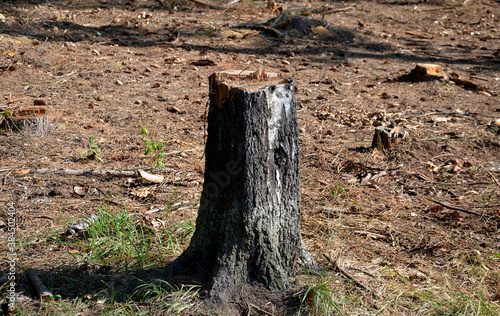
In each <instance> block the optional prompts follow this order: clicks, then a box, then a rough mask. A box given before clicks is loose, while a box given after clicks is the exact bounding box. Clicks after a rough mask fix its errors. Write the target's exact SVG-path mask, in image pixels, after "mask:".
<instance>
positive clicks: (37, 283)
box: [26, 269, 54, 299]
mask: <svg viewBox="0 0 500 316" xmlns="http://www.w3.org/2000/svg"><path fill="white" fill-rule="evenodd" d="M26 276H27V277H28V280H29V284H30V285H31V288H32V290H33V292H34V293H35V295H36V296H37V297H38V298H41V299H44V298H49V297H51V296H54V295H53V294H52V292H50V291H49V290H47V288H46V287H45V285H43V283H42V280H40V277H39V276H38V274H37V273H36V270H35V269H28V270H27V271H26Z"/></svg>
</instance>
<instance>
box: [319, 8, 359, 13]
mask: <svg viewBox="0 0 500 316" xmlns="http://www.w3.org/2000/svg"><path fill="white" fill-rule="evenodd" d="M351 10H354V7H345V8H332V9H329V10H326V11H324V12H321V13H322V14H324V15H327V14H332V13H338V12H347V11H351ZM315 13H318V12H315Z"/></svg>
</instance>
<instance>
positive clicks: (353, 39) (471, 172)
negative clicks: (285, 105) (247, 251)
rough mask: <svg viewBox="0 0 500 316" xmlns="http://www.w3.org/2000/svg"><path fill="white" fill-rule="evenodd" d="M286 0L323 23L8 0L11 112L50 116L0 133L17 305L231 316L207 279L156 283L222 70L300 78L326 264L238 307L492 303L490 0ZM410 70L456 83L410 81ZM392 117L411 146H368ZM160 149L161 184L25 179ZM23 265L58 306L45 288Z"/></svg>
mask: <svg viewBox="0 0 500 316" xmlns="http://www.w3.org/2000/svg"><path fill="white" fill-rule="evenodd" d="M279 6H285V7H287V8H305V7H311V8H312V14H313V17H314V18H316V19H317V20H324V21H327V22H329V23H330V25H331V26H332V27H330V28H329V29H328V28H321V27H318V26H317V25H315V26H314V27H313V28H306V29H300V30H299V29H297V28H295V29H294V28H293V25H292V26H287V27H289V28H288V29H285V30H284V31H283V34H281V36H279V34H277V33H276V32H275V31H274V30H269V29H235V28H231V26H233V25H234V24H240V23H246V22H257V21H267V20H269V19H271V18H273V17H275V16H276V15H277V12H276V10H274V11H273V10H272V9H273V7H272V6H270V8H269V7H268V5H267V3H266V2H260V1H256V2H255V1H251V0H243V1H232V2H229V1H211V2H209V1H208V0H207V1H198V0H191V1H183V0H171V1H170V0H169V1H153V0H150V1H145V0H144V1H143V0H135V1H134V0H129V1H125V0H123V1H120V0H108V1H104V0H102V1H97V0H87V1H83V0H60V1H58V0H40V1H38V0H31V1H28V0H27V1H22V0H12V1H2V2H1V3H0V112H2V113H5V114H7V111H10V112H14V111H15V110H16V109H20V108H26V107H30V106H33V105H37V106H43V107H45V108H46V109H47V111H48V119H49V121H50V123H51V127H50V131H49V133H48V134H47V135H45V136H33V135H30V134H27V133H24V134H20V133H14V132H10V131H8V130H3V131H0V132H1V134H0V181H1V182H0V185H1V194H0V210H1V213H0V240H1V241H0V260H1V263H0V268H1V270H0V271H2V275H4V276H5V275H7V273H8V269H9V264H8V259H9V257H8V255H9V253H10V252H9V250H8V248H7V240H8V222H9V212H8V210H9V209H11V210H12V208H14V209H15V218H16V228H17V230H16V247H15V248H16V249H15V252H14V253H15V254H16V273H17V274H16V281H17V286H16V291H17V292H18V297H17V302H18V307H17V309H18V311H19V314H20V315H32V314H35V313H37V314H43V315H91V314H96V315H102V314H105V315H123V314H125V315H150V314H151V315H165V314H175V313H181V314H184V315H198V314H199V315H210V314H214V315H215V314H218V315H225V314H226V313H225V311H224V310H217V308H216V307H214V308H212V309H207V308H205V307H204V305H202V304H201V303H200V302H201V300H200V297H203V294H204V293H203V292H201V291H200V290H199V288H198V287H197V286H196V285H193V284H184V285H182V286H181V285H180V284H178V283H176V284H167V283H166V282H159V281H155V280H154V279H156V278H158V279H162V278H163V274H162V273H161V271H162V268H163V267H165V266H166V265H167V264H168V262H170V261H172V260H173V259H174V258H176V257H177V256H179V255H180V253H181V252H182V250H183V249H184V248H185V247H186V246H187V244H188V242H189V237H190V236H191V234H192V232H193V231H194V223H195V219H196V215H197V207H198V205H197V203H198V202H199V198H200V194H201V189H202V184H203V172H204V155H203V151H204V144H205V131H206V126H205V122H206V111H207V101H208V76H209V75H210V74H212V73H213V72H215V71H218V70H229V69H238V70H239V69H241V70H251V71H258V70H259V69H262V70H264V71H266V72H278V73H282V74H284V75H285V76H287V77H290V78H294V79H295V80H296V91H297V95H296V97H297V106H298V108H297V110H298V124H299V129H300V136H299V145H300V160H301V181H302V205H301V209H302V234H303V239H304V242H305V244H306V247H307V248H308V250H309V251H310V252H311V253H312V254H313V256H314V257H315V259H316V260H317V262H318V263H319V264H321V265H322V266H324V267H325V268H328V269H325V273H324V275H323V276H322V277H320V276H312V275H302V276H299V277H298V278H297V279H296V280H293V284H294V285H293V287H292V288H291V289H290V291H288V292H286V293H278V294H276V293H272V295H271V293H268V294H261V293H260V295H258V294H259V293H242V294H241V300H240V301H238V302H234V303H235V306H236V307H237V308H238V309H239V311H240V313H241V314H244V315H286V314H288V315H294V314H297V313H299V314H304V315H305V314H307V313H310V314H314V313H316V314H321V313H323V314H332V313H333V311H332V309H335V310H337V312H338V311H340V312H341V313H343V314H346V315H374V314H378V315H498V314H499V313H500V136H499V132H498V130H499V129H498V126H495V125H494V124H493V122H494V121H495V120H498V119H500V102H499V99H498V95H499V94H500V23H499V22H500V2H499V1H498V0H465V1H464V0H460V1H455V0H446V1H440V0H434V1H432V0H429V1H417V0H408V1H397V0H385V1H384V0H378V1H317V0H312V1H309V2H288V1H287V2H284V3H278V7H279ZM322 23H324V22H322ZM417 63H433V64H439V65H441V66H442V67H443V68H444V70H445V72H446V73H447V74H448V75H450V76H455V77H454V78H456V76H460V78H461V80H462V81H457V83H455V82H453V81H450V80H445V79H443V78H441V79H439V78H430V79H429V80H423V81H416V80H413V79H412V78H411V77H410V76H408V74H409V73H410V71H411V70H412V69H413V68H415V66H416V64H417ZM391 124H392V126H394V124H397V125H398V126H399V128H400V129H401V130H402V131H405V132H407V137H406V138H405V140H403V141H402V142H401V143H400V144H396V145H395V146H393V147H391V148H388V149H387V150H384V151H380V150H371V148H370V147H371V144H372V138H373V135H374V131H375V127H376V126H379V125H385V126H390V125H391ZM492 124H493V125H492ZM143 128H145V129H147V131H148V133H147V134H141V130H142V129H143ZM89 137H90V138H92V140H93V141H92V142H91V141H89ZM146 140H149V141H150V143H149V147H150V149H153V150H152V151H151V152H150V153H148V154H145V150H146V148H147V144H146V143H145V141H146ZM160 142H164V144H165V145H164V148H163V151H164V156H163V160H162V162H163V163H164V166H162V168H161V169H157V168H156V170H155V173H156V174H159V175H163V176H164V181H163V182H162V183H161V184H154V183H153V184H152V183H149V182H146V181H143V182H140V181H138V180H137V178H136V177H133V176H132V177H115V176H76V175H71V174H67V173H66V174H65V173H33V172H32V171H33V169H40V168H44V169H61V168H62V169H66V170H89V169H94V170H116V171H138V170H140V169H146V170H147V169H149V167H150V166H151V165H152V164H153V165H155V163H156V161H153V160H154V159H152V157H153V158H154V154H155V151H154V149H155V148H152V147H154V146H152V145H154V144H151V143H160ZM99 150H100V151H99ZM30 170H31V172H30ZM436 201H437V202H440V203H441V204H439V203H436ZM93 214H94V215H97V216H98V217H91V216H92V215H93ZM96 218H97V219H96ZM85 221H88V222H92V224H91V225H90V226H89V229H88V230H87V232H86V233H83V234H74V235H68V236H66V231H67V229H68V227H70V226H71V225H77V224H80V223H85ZM324 255H326V256H328V257H330V258H332V260H335V264H331V263H329V262H328V260H327V258H326V257H325V256H324ZM335 265H336V266H338V267H339V268H340V269H339V268H337V267H335ZM28 268H35V269H36V270H37V273H38V275H39V277H40V278H41V280H42V282H43V283H44V284H45V286H46V287H47V288H48V289H49V290H50V291H51V292H52V294H53V295H54V297H52V298H49V299H46V300H44V301H40V300H38V299H37V298H36V294H35V293H33V292H32V290H31V287H30V286H29V282H28V280H27V277H26V273H25V272H26V270H27V269H28ZM340 270H342V271H344V272H346V273H347V274H349V275H350V276H352V277H353V278H354V279H355V280H356V281H357V282H354V281H352V280H350V279H348V278H347V277H346V274H342V273H341V272H340ZM2 275H0V277H1V276H2ZM152 275H153V276H154V277H152ZM141 276H147V278H148V280H147V281H146V283H144V284H143V285H142V287H139V288H137V285H139V284H140V281H138V279H141ZM132 285H135V287H134V286H132ZM7 289H8V283H4V284H3V285H2V287H1V290H2V292H3V293H4V294H2V295H3V297H4V298H5V297H6V293H7ZM263 292H265V291H263ZM6 308H7V306H6V305H5V304H4V305H3V311H4V312H6ZM328 308H329V309H330V311H327V309H328Z"/></svg>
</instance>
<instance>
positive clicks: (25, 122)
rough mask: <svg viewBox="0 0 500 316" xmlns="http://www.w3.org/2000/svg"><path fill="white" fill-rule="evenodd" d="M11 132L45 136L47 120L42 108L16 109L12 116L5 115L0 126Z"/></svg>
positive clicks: (47, 126)
mask: <svg viewBox="0 0 500 316" xmlns="http://www.w3.org/2000/svg"><path fill="white" fill-rule="evenodd" d="M0 128H2V129H8V130H11V131H13V132H23V133H27V134H36V135H42V136H43V135H47V133H48V131H49V119H48V116H47V110H46V109H45V108H44V107H29V108H24V109H17V110H16V111H14V113H13V114H12V115H7V116H6V118H5V119H4V120H3V121H2V124H1V126H0Z"/></svg>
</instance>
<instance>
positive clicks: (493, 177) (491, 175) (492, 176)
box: [486, 170, 500, 187]
mask: <svg viewBox="0 0 500 316" xmlns="http://www.w3.org/2000/svg"><path fill="white" fill-rule="evenodd" d="M486 172H487V173H488V174H489V175H490V177H491V178H492V179H493V181H495V183H496V184H497V185H498V186H499V187H500V183H498V180H497V179H495V176H494V175H493V174H492V173H491V172H490V171H489V170H486Z"/></svg>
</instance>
